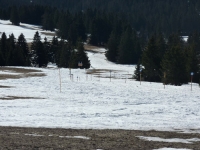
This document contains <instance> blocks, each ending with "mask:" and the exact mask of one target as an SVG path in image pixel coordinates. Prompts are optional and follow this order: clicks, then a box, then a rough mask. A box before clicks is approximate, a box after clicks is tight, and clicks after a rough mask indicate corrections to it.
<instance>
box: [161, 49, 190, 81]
mask: <svg viewBox="0 0 200 150" xmlns="http://www.w3.org/2000/svg"><path fill="white" fill-rule="evenodd" d="M161 66H162V73H163V74H166V78H165V83H166V84H171V85H182V84H184V83H187V82H188V72H187V68H186V57H185V55H184V52H183V50H182V49H181V46H180V45H177V46H173V47H172V48H170V49H169V50H168V51H167V52H166V53H165V55H164V58H163V60H162V64H161Z"/></svg>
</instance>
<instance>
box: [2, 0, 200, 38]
mask: <svg viewBox="0 0 200 150" xmlns="http://www.w3.org/2000/svg"><path fill="white" fill-rule="evenodd" d="M0 3H1V6H0V7H1V8H2V9H3V10H5V9H7V8H8V9H7V11H9V9H10V7H11V6H13V5H16V6H18V7H23V6H27V8H28V7H30V6H36V5H40V6H43V7H44V8H45V9H46V8H48V7H54V9H57V10H59V11H62V10H63V11H66V10H68V11H69V12H71V13H78V12H81V11H82V12H85V11H87V9H95V10H97V11H102V12H105V13H112V14H114V15H118V16H119V17H120V18H126V19H127V20H128V21H129V22H130V23H131V26H132V27H133V28H134V29H135V30H136V31H138V32H140V33H142V34H145V35H146V36H149V35H150V36H151V34H153V33H155V32H159V31H160V32H163V34H164V36H166V37H168V36H169V35H170V34H171V33H175V32H177V31H180V32H181V34H184V35H189V33H190V32H191V31H192V30H197V31H199V26H200V19H199V17H200V16H199V12H200V1H199V0H176V1H174V0H151V1H149V0H126V1H122V0H95V1H94V0H73V1H72V0H48V2H47V1H46V0H31V1H27V0H18V1H16V0H9V1H5V0H0ZM30 8H31V7H30ZM30 8H29V9H30ZM45 9H43V10H42V11H44V10H45ZM20 10H21V9H20ZM23 11H24V10H23V9H22V10H21V13H23ZM30 11H33V10H31V9H30ZM5 12H6V11H5ZM40 13H42V12H41V11H36V12H35V13H27V16H31V17H27V19H30V18H34V16H38V17H40V16H41V15H39V14H40ZM25 15H26V14H25Z"/></svg>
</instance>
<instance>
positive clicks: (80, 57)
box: [77, 42, 90, 69]
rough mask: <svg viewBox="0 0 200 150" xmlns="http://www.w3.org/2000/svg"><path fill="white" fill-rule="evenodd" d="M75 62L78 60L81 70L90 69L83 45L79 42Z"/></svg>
mask: <svg viewBox="0 0 200 150" xmlns="http://www.w3.org/2000/svg"><path fill="white" fill-rule="evenodd" d="M77 60H78V62H81V63H82V66H81V67H80V68H81V69H83V68H85V69H88V68H90V61H89V59H88V56H87V54H86V52H85V50H84V47H83V43H81V42H78V45H77ZM78 62H77V64H78Z"/></svg>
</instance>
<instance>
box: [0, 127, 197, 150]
mask: <svg viewBox="0 0 200 150" xmlns="http://www.w3.org/2000/svg"><path fill="white" fill-rule="evenodd" d="M137 136H154V137H155V136H156V137H162V138H181V139H190V138H200V135H199V134H183V133H175V132H157V131H134V130H84V129H83V130H76V129H48V128H18V127H0V141H1V142H0V146H1V149H26V150H27V149H37V150H38V149H70V150H78V149H82V150H88V149H91V150H96V149H103V150H152V149H158V148H163V147H170V148H188V149H193V150H199V147H200V142H194V143H192V144H184V143H165V142H152V141H144V140H140V139H139V138H137Z"/></svg>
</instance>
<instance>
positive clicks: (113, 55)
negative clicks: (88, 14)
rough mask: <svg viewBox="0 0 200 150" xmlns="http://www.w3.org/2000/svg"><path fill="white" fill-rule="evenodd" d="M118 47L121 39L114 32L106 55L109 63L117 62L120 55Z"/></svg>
mask: <svg viewBox="0 0 200 150" xmlns="http://www.w3.org/2000/svg"><path fill="white" fill-rule="evenodd" d="M118 45H119V37H118V36H117V35H116V34H115V33H114V32H112V33H111V35H110V38H109V40H108V44H107V51H106V54H105V56H106V58H107V59H108V60H109V61H112V62H116V60H117V54H118V53H117V52H118V51H117V50H118Z"/></svg>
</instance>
